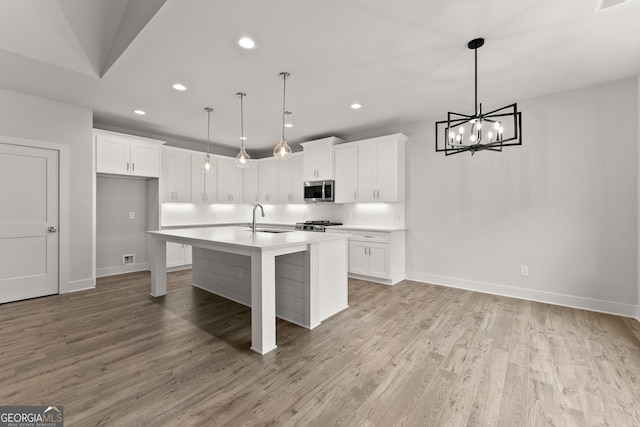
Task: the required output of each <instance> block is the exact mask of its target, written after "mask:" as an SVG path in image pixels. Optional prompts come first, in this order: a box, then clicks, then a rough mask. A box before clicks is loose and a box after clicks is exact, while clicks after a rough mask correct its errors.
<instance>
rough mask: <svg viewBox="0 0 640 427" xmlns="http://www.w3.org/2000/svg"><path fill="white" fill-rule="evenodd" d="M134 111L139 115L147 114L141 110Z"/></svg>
mask: <svg viewBox="0 0 640 427" xmlns="http://www.w3.org/2000/svg"><path fill="white" fill-rule="evenodd" d="M133 112H134V113H136V114H137V115H139V116H144V115H145V114H147V113H146V112H145V111H143V110H133Z"/></svg>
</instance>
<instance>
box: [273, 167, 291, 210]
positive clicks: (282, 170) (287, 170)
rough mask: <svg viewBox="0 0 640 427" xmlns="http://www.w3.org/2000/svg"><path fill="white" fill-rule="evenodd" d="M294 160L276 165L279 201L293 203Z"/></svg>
mask: <svg viewBox="0 0 640 427" xmlns="http://www.w3.org/2000/svg"><path fill="white" fill-rule="evenodd" d="M291 160H292V158H289V159H288V160H284V161H281V162H277V163H276V166H277V167H276V171H277V179H276V181H277V184H278V185H277V187H278V191H277V195H278V196H277V199H276V200H277V201H278V203H285V204H286V203H291V202H292V201H293V163H292V162H291Z"/></svg>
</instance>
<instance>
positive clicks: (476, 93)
mask: <svg viewBox="0 0 640 427" xmlns="http://www.w3.org/2000/svg"><path fill="white" fill-rule="evenodd" d="M474 51H475V77H474V87H475V103H476V105H475V112H476V114H478V48H475V49H474Z"/></svg>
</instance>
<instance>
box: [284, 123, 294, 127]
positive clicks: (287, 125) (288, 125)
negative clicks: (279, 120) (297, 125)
mask: <svg viewBox="0 0 640 427" xmlns="http://www.w3.org/2000/svg"><path fill="white" fill-rule="evenodd" d="M284 127H286V128H292V127H293V124H291V123H285V125H284Z"/></svg>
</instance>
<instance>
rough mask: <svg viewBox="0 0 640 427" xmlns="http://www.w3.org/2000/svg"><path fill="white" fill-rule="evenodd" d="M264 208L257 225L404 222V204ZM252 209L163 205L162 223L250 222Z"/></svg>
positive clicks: (178, 204)
mask: <svg viewBox="0 0 640 427" xmlns="http://www.w3.org/2000/svg"><path fill="white" fill-rule="evenodd" d="M263 207H264V210H265V218H259V221H258V222H265V223H276V224H295V223H296V222H302V221H309V220H329V221H335V222H342V223H343V224H348V225H376V226H395V227H398V226H400V227H403V226H404V221H405V214H404V204H401V203H359V204H347V205H338V204H333V203H310V204H290V205H267V204H263ZM252 209H253V206H252V205H227V204H212V205H203V204H195V203H163V204H162V209H161V223H162V226H163V227H168V226H178V225H202V224H220V223H235V222H250V221H251V217H252Z"/></svg>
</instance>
